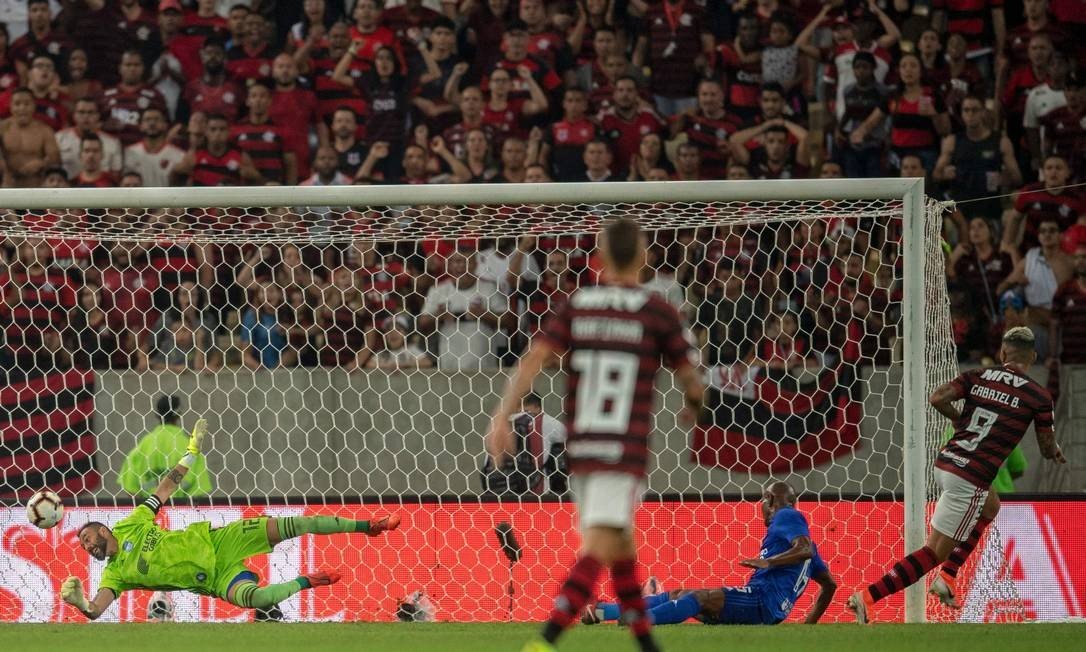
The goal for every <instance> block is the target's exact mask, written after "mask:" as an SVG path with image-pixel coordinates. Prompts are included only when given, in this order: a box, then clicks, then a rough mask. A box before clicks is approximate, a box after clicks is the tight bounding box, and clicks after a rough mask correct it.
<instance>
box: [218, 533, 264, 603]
mask: <svg viewBox="0 0 1086 652" xmlns="http://www.w3.org/2000/svg"><path fill="white" fill-rule="evenodd" d="M211 546H212V547H213V548H214V549H215V582H214V584H212V586H214V587H215V595H216V596H218V597H220V598H222V599H223V600H225V599H226V596H227V594H228V593H229V591H230V587H231V585H233V584H234V583H235V581H234V580H235V579H238V576H239V575H242V574H243V573H248V574H249V575H251V577H249V575H246V576H244V577H242V578H240V579H252V581H254V582H255V581H257V579H259V578H258V577H257V575H256V573H254V572H253V571H252V570H251V569H250V568H249V567H248V566H246V565H245V560H247V559H248V558H249V557H255V556H256V555H263V554H265V553H268V552H271V550H272V546H271V542H270V541H268V518H267V517H266V516H265V517H261V518H246V519H242V520H240V521H234V522H233V523H230V524H228V525H226V526H224V527H220V528H214V529H212V530H211Z"/></svg>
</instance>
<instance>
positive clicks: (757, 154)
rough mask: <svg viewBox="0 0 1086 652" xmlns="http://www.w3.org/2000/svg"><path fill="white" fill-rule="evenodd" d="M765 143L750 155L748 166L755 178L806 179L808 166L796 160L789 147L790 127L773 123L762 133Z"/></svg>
mask: <svg viewBox="0 0 1086 652" xmlns="http://www.w3.org/2000/svg"><path fill="white" fill-rule="evenodd" d="M762 141H763V143H764V145H763V146H762V148H761V149H757V150H755V151H754V152H753V153H752V154H751V156H750V163H748V164H747V168H748V169H749V170H750V176H751V178H754V179H804V178H806V177H807V174H808V172H807V166H805V165H802V164H801V163H798V162H796V160H795V158H794V157H793V156H791V155H790V153H789V148H788V129H787V128H785V127H784V126H781V125H771V126H769V127H768V128H766V130H765V132H764V133H763V135H762Z"/></svg>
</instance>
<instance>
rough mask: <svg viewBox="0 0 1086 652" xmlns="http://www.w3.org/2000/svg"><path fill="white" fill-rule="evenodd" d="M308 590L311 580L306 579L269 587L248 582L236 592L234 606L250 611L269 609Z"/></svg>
mask: <svg viewBox="0 0 1086 652" xmlns="http://www.w3.org/2000/svg"><path fill="white" fill-rule="evenodd" d="M308 588H310V586H309V580H307V579H306V578H304V577H299V578H298V579H295V580H291V581H289V582H283V583H281V584H268V585H267V586H257V585H256V584H255V583H254V582H246V583H245V584H243V585H242V586H241V587H240V588H239V589H238V590H237V591H235V592H234V604H236V605H237V606H239V607H247V608H249V609H267V608H269V607H273V606H275V605H277V604H279V603H280V602H282V601H283V600H286V599H287V598H289V597H290V596H292V595H294V594H295V593H297V592H298V591H301V590H303V589H308Z"/></svg>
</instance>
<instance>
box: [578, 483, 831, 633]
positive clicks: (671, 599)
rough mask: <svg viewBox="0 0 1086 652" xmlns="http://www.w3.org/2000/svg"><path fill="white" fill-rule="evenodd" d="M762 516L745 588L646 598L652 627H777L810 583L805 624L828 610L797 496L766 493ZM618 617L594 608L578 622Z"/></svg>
mask: <svg viewBox="0 0 1086 652" xmlns="http://www.w3.org/2000/svg"><path fill="white" fill-rule="evenodd" d="M762 516H763V517H764V519H765V524H766V527H767V529H766V533H765V537H764V538H763V539H762V551H761V555H760V556H759V557H758V558H757V559H744V560H743V561H741V562H739V563H740V564H741V565H743V566H747V567H749V568H753V569H755V571H754V574H753V575H751V577H750V580H749V581H748V582H747V585H746V586H738V587H734V586H726V587H724V588H722V589H678V590H675V591H670V592H664V593H657V594H656V595H650V596H647V597H646V598H645V604H646V606H647V607H648V608H649V617H650V618H651V619H652V621H653V623H654V624H656V625H671V624H675V623H681V622H684V621H686V620H687V619H689V618H696V619H698V620H700V621H701V622H703V623H705V624H707V625H776V624H777V623H779V622H781V621H782V620H784V619H785V618H787V617H788V614H789V612H791V611H792V606H793V605H794V604H795V603H796V600H798V599H799V596H801V595H803V591H804V589H806V588H807V582H808V581H810V580H814V581H815V582H817V583H818V585H819V586H820V587H821V590H820V591H819V593H818V599H817V600H815V603H814V606H813V607H812V608H811V611H810V612H809V613H808V614H807V618H806V621H805V622H807V623H808V624H812V625H813V624H814V623H817V622H818V619H819V618H821V617H822V614H823V613H825V612H826V607H828V606H829V605H830V601H831V600H832V599H833V593H834V591H836V590H837V583H836V582H835V581H834V580H833V576H832V575H830V570H829V568H828V567H827V566H826V562H824V561H822V558H821V557H820V556H819V555H818V548H817V546H815V544H814V543H813V542H812V541H811V532H810V530H809V529H808V527H807V519H806V518H804V517H803V514H800V513H799V511H798V510H797V509H796V492H795V491H794V490H793V489H792V486H791V485H789V484H788V483H787V482H774V483H772V484H770V485H769V486H768V487H766V488H765V493H763V494H762ZM650 583H651V581H650ZM619 616H620V610H619V607H618V605H617V604H615V603H613V602H599V603H596V604H595V605H589V606H588V607H587V608H586V609H585V612H584V615H583V616H582V617H581V622H583V623H584V624H586V625H591V624H594V623H598V622H600V621H603V620H618V619H619Z"/></svg>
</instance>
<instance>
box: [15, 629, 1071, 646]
mask: <svg viewBox="0 0 1086 652" xmlns="http://www.w3.org/2000/svg"><path fill="white" fill-rule="evenodd" d="M538 631H539V626H538V625H534V624H526V623H513V624H509V623H481V624H460V623H411V624H408V623H293V624H284V623H259V624H256V623H244V624H196V623H194V624H174V623H171V624H147V623H127V624H115V623H102V624H65V625H37V624H33V625H32V624H3V625H0V642H2V650H3V652H37V651H39V650H41V651H43V652H44V651H48V652H57V651H58V650H74V649H80V650H83V649H86V650H104V651H107V652H122V651H126V650H133V651H135V650H139V651H140V652H146V651H147V650H154V652H171V651H173V650H177V651H178V652H194V651H203V650H229V651H231V652H249V651H250V650H253V651H258V652H280V651H282V652H319V651H323V650H364V651H365V652H412V651H413V650H435V651H441V652H492V651H493V652H499V651H503V652H505V651H512V652H517V651H518V650H520V647H521V645H523V644H524V642H525V641H527V640H528V639H530V638H531V637H532V636H533V635H535V633H536V632H538ZM655 631H656V635H657V640H658V641H659V642H660V644H661V647H662V648H663V649H664V650H668V651H672V652H702V651H705V652H709V651H710V650H711V651H713V652H717V651H719V650H727V652H739V651H743V650H749V651H751V652H770V651H776V650H804V651H806V650H828V651H830V652H849V651H852V650H855V651H856V652H893V651H896V650H901V651H910V652H912V651H914V650H920V651H925V650H952V651H953V652H964V651H966V650H980V651H983V652H1001V651H1003V650H1006V651H1008V652H1025V651H1028V650H1045V651H1046V652H1047V651H1055V650H1079V651H1081V650H1086V624H1011V625H962V624H951V625H946V624H942V625H894V624H884V625H871V626H867V627H861V626H859V625H853V624H837V625H817V626H814V627H809V626H804V625H778V626H776V627H770V626H750V627H708V626H704V625H697V624H691V625H677V626H671V627H660V628H657V629H656V630H655ZM558 649H559V650H560V651H561V652H610V651H611V650H616V651H620V652H621V651H626V650H629V651H631V652H632V651H633V650H634V649H635V647H634V644H633V639H632V638H630V635H629V634H628V633H627V632H626V630H625V629H624V628H620V627H617V626H614V625H599V626H594V627H583V626H578V627H576V628H575V629H574V630H573V631H571V632H569V633H568V634H567V635H566V636H565V637H564V638H563V639H562V640H561V641H560V644H559V648H558Z"/></svg>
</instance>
